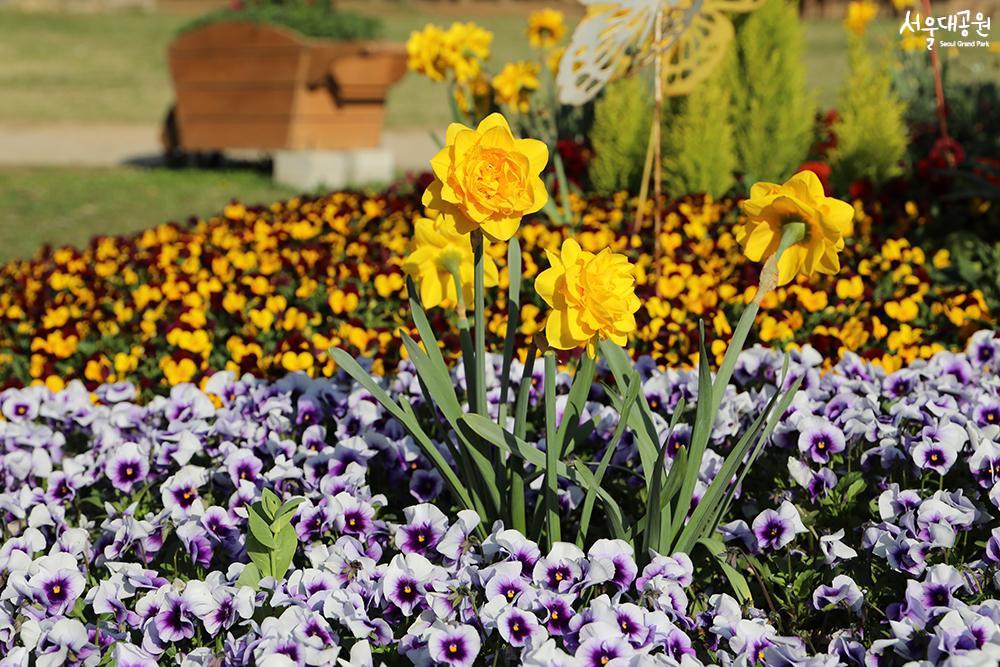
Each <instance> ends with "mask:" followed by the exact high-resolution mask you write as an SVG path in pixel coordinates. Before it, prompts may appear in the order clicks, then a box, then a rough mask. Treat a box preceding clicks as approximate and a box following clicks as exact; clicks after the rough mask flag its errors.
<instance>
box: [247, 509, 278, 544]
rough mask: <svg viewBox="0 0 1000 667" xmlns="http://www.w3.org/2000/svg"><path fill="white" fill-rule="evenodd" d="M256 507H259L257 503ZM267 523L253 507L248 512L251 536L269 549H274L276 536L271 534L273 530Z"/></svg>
mask: <svg viewBox="0 0 1000 667" xmlns="http://www.w3.org/2000/svg"><path fill="white" fill-rule="evenodd" d="M254 505H257V503H254ZM267 523H268V522H267V520H266V519H265V518H264V517H262V516H261V515H260V514H259V513H258V512H257V510H256V509H254V507H253V506H251V507H250V508H249V509H248V510H247V525H248V526H249V528H250V534H251V535H253V536H254V537H255V538H257V541H258V542H260V543H261V544H263V545H264V546H265V547H267V548H268V549H273V548H274V536H273V535H272V534H271V529H270V527H269V526H268V525H267Z"/></svg>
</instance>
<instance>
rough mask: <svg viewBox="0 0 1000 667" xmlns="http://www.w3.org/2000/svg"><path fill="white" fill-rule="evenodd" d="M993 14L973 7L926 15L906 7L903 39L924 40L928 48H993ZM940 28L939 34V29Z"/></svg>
mask: <svg viewBox="0 0 1000 667" xmlns="http://www.w3.org/2000/svg"><path fill="white" fill-rule="evenodd" d="M990 23H991V20H990V17H989V16H985V15H984V14H983V13H982V12H976V13H975V14H973V13H972V11H971V10H968V9H966V10H963V11H960V12H954V13H952V14H948V15H946V16H924V17H922V16H921V15H920V14H919V13H917V12H912V13H911V10H909V9H908V10H906V16H905V17H904V18H903V23H902V25H900V27H899V34H900V35H903V39H904V40H906V39H912V40H916V39H923V40H925V41H926V43H927V49H928V50H930V49H931V48H933V46H934V44H935V43H937V45H938V46H939V47H941V48H959V49H963V48H975V49H988V48H990V39H989V37H990ZM939 31H940V33H941V34H940V35H939V34H938V32H939Z"/></svg>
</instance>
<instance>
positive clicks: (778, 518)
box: [751, 500, 806, 551]
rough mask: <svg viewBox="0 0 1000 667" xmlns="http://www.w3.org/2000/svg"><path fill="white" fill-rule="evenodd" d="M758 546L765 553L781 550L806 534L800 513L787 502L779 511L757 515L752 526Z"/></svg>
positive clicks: (769, 511) (767, 511)
mask: <svg viewBox="0 0 1000 667" xmlns="http://www.w3.org/2000/svg"><path fill="white" fill-rule="evenodd" d="M751 528H752V530H753V534H754V537H755V538H756V539H757V546H758V547H759V548H760V549H762V550H764V551H771V550H777V549H781V548H783V547H784V546H786V545H787V544H788V543H790V542H791V541H792V540H794V539H795V536H796V535H797V534H798V533H804V532H806V527H805V526H804V525H803V524H802V519H801V518H800V517H799V511H798V510H797V509H795V506H794V505H792V504H791V503H790V502H788V501H787V500H786V501H784V502H782V503H781V505H780V506H779V507H778V509H777V511H775V510H771V509H767V510H764V511H763V512H761V513H760V514H758V515H757V518H756V519H754V520H753V525H752V526H751Z"/></svg>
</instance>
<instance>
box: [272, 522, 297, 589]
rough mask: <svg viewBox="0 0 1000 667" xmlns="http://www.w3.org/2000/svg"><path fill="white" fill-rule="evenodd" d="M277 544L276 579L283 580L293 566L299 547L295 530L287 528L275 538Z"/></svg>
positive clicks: (275, 558) (275, 556) (275, 557)
mask: <svg viewBox="0 0 1000 667" xmlns="http://www.w3.org/2000/svg"><path fill="white" fill-rule="evenodd" d="M274 541H275V543H276V545H275V549H274V575H273V576H274V578H275V579H282V578H284V576H285V573H286V572H288V568H289V567H290V566H291V565H292V559H293V558H294V557H295V549H296V548H297V547H298V546H299V538H298V536H297V535H296V534H295V529H294V528H292V527H291V526H285V527H284V528H282V529H281V531H280V532H279V533H278V534H277V535H275V536H274Z"/></svg>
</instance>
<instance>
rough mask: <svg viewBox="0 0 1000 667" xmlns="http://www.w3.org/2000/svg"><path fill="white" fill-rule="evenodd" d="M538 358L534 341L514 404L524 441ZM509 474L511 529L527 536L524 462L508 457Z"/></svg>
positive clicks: (519, 434) (516, 424)
mask: <svg viewBox="0 0 1000 667" xmlns="http://www.w3.org/2000/svg"><path fill="white" fill-rule="evenodd" d="M508 326H509V325H508ZM536 356H538V346H537V345H535V343H534V341H532V343H531V346H530V347H529V348H528V356H527V357H526V358H525V360H524V369H523V370H522V371H521V384H520V385H519V386H518V389H517V401H516V402H515V404H514V435H515V436H516V437H518V438H521V439H522V440H523V439H524V435H525V433H526V432H527V430H528V429H527V422H528V397H529V395H530V394H531V372H532V369H533V368H534V367H535V357H536ZM501 426H504V427H506V425H505V424H501ZM507 473H508V476H509V477H510V518H511V527H512V528H514V529H515V530H518V531H520V532H521V533H523V534H526V532H527V529H528V514H527V508H526V505H525V496H524V494H525V484H524V462H523V461H522V460H521V459H520V458H518V457H517V456H510V457H508V458H507Z"/></svg>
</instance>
